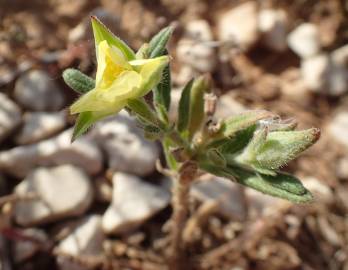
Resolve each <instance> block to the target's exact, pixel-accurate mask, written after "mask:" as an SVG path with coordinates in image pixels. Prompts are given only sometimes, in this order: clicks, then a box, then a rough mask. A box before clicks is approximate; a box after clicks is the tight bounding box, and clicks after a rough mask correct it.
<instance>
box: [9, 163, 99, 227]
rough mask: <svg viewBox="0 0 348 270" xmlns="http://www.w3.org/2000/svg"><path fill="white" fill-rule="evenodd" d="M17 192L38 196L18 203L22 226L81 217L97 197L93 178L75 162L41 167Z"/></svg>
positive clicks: (17, 215) (20, 185)
mask: <svg viewBox="0 0 348 270" xmlns="http://www.w3.org/2000/svg"><path fill="white" fill-rule="evenodd" d="M15 193H16V194H18V195H25V194H28V193H33V194H35V195H37V196H38V198H37V199H33V200H28V201H19V202H17V203H16V205H15V210H14V216H15V220H16V222H17V223H18V224H20V225H22V226H30V225H35V224H45V223H48V222H52V221H55V220H59V219H62V218H66V217H73V216H79V215H81V214H83V213H84V212H85V211H86V210H87V209H88V207H89V205H90V204H91V202H92V199H93V189H92V185H91V183H90V179H89V178H88V176H87V175H86V174H85V173H84V172H83V171H82V170H80V169H78V168H76V167H74V166H71V165H62V166H59V167H55V168H49V169H48V168H38V169H36V170H35V171H33V172H32V173H31V174H30V175H28V177H26V178H25V179H24V180H23V181H22V182H21V183H19V184H18V185H17V186H16V188H15Z"/></svg>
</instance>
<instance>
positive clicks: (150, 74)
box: [129, 55, 169, 96]
mask: <svg viewBox="0 0 348 270" xmlns="http://www.w3.org/2000/svg"><path fill="white" fill-rule="evenodd" d="M168 62H169V57H168V56H167V55H164V56H160V57H156V58H152V59H138V60H133V61H131V62H129V63H130V64H131V65H132V67H133V68H134V69H135V70H137V71H138V72H139V74H140V76H141V77H142V84H141V87H140V88H139V90H138V92H137V96H144V95H146V94H147V93H148V92H149V91H150V90H151V89H152V88H153V87H155V86H156V85H157V84H158V83H159V82H160V80H161V78H162V71H163V69H164V67H165V66H166V65H167V64H168Z"/></svg>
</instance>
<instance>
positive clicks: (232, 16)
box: [218, 1, 258, 49]
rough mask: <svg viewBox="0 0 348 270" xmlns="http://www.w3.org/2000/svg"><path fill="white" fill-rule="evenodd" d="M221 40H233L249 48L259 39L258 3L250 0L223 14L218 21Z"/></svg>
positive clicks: (242, 46) (244, 47) (243, 47)
mask: <svg viewBox="0 0 348 270" xmlns="http://www.w3.org/2000/svg"><path fill="white" fill-rule="evenodd" d="M218 36H219V39H220V40H221V41H232V42H234V43H236V44H237V45H239V46H240V47H241V48H242V49H249V48H250V47H252V46H253V45H254V44H255V42H256V41H257V39H258V15H257V3H256V2H254V1H248V2H245V3H243V4H240V5H238V6H236V7H234V8H232V9H231V10H229V11H226V12H225V13H223V14H221V16H220V17H219V22H218Z"/></svg>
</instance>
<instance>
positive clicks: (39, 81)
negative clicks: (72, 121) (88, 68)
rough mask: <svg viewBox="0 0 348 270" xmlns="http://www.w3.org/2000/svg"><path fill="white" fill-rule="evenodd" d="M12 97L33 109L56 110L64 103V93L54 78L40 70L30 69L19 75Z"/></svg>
mask: <svg viewBox="0 0 348 270" xmlns="http://www.w3.org/2000/svg"><path fill="white" fill-rule="evenodd" d="M14 97H15V99H16V100H17V101H18V103H20V104H21V105H23V106H24V107H25V108H27V109H29V110H33V111H56V110H59V109H62V108H63V106H64V104H65V97H64V94H63V92H62V90H61V89H60V88H59V87H58V85H57V84H56V82H55V78H53V77H51V76H50V75H49V74H48V73H47V72H45V71H42V70H32V71H29V72H27V73H26V74H23V75H22V76H20V77H19V79H18V80H17V81H16V85H15V90H14Z"/></svg>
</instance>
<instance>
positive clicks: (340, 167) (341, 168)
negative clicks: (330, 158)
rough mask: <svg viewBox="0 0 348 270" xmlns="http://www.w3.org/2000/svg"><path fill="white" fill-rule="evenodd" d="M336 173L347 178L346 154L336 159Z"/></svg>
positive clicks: (347, 161) (347, 164)
mask: <svg viewBox="0 0 348 270" xmlns="http://www.w3.org/2000/svg"><path fill="white" fill-rule="evenodd" d="M336 175H337V176H338V177H339V178H341V179H346V180H348V156H345V157H343V158H341V159H340V160H339V161H338V163H337V167H336Z"/></svg>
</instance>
